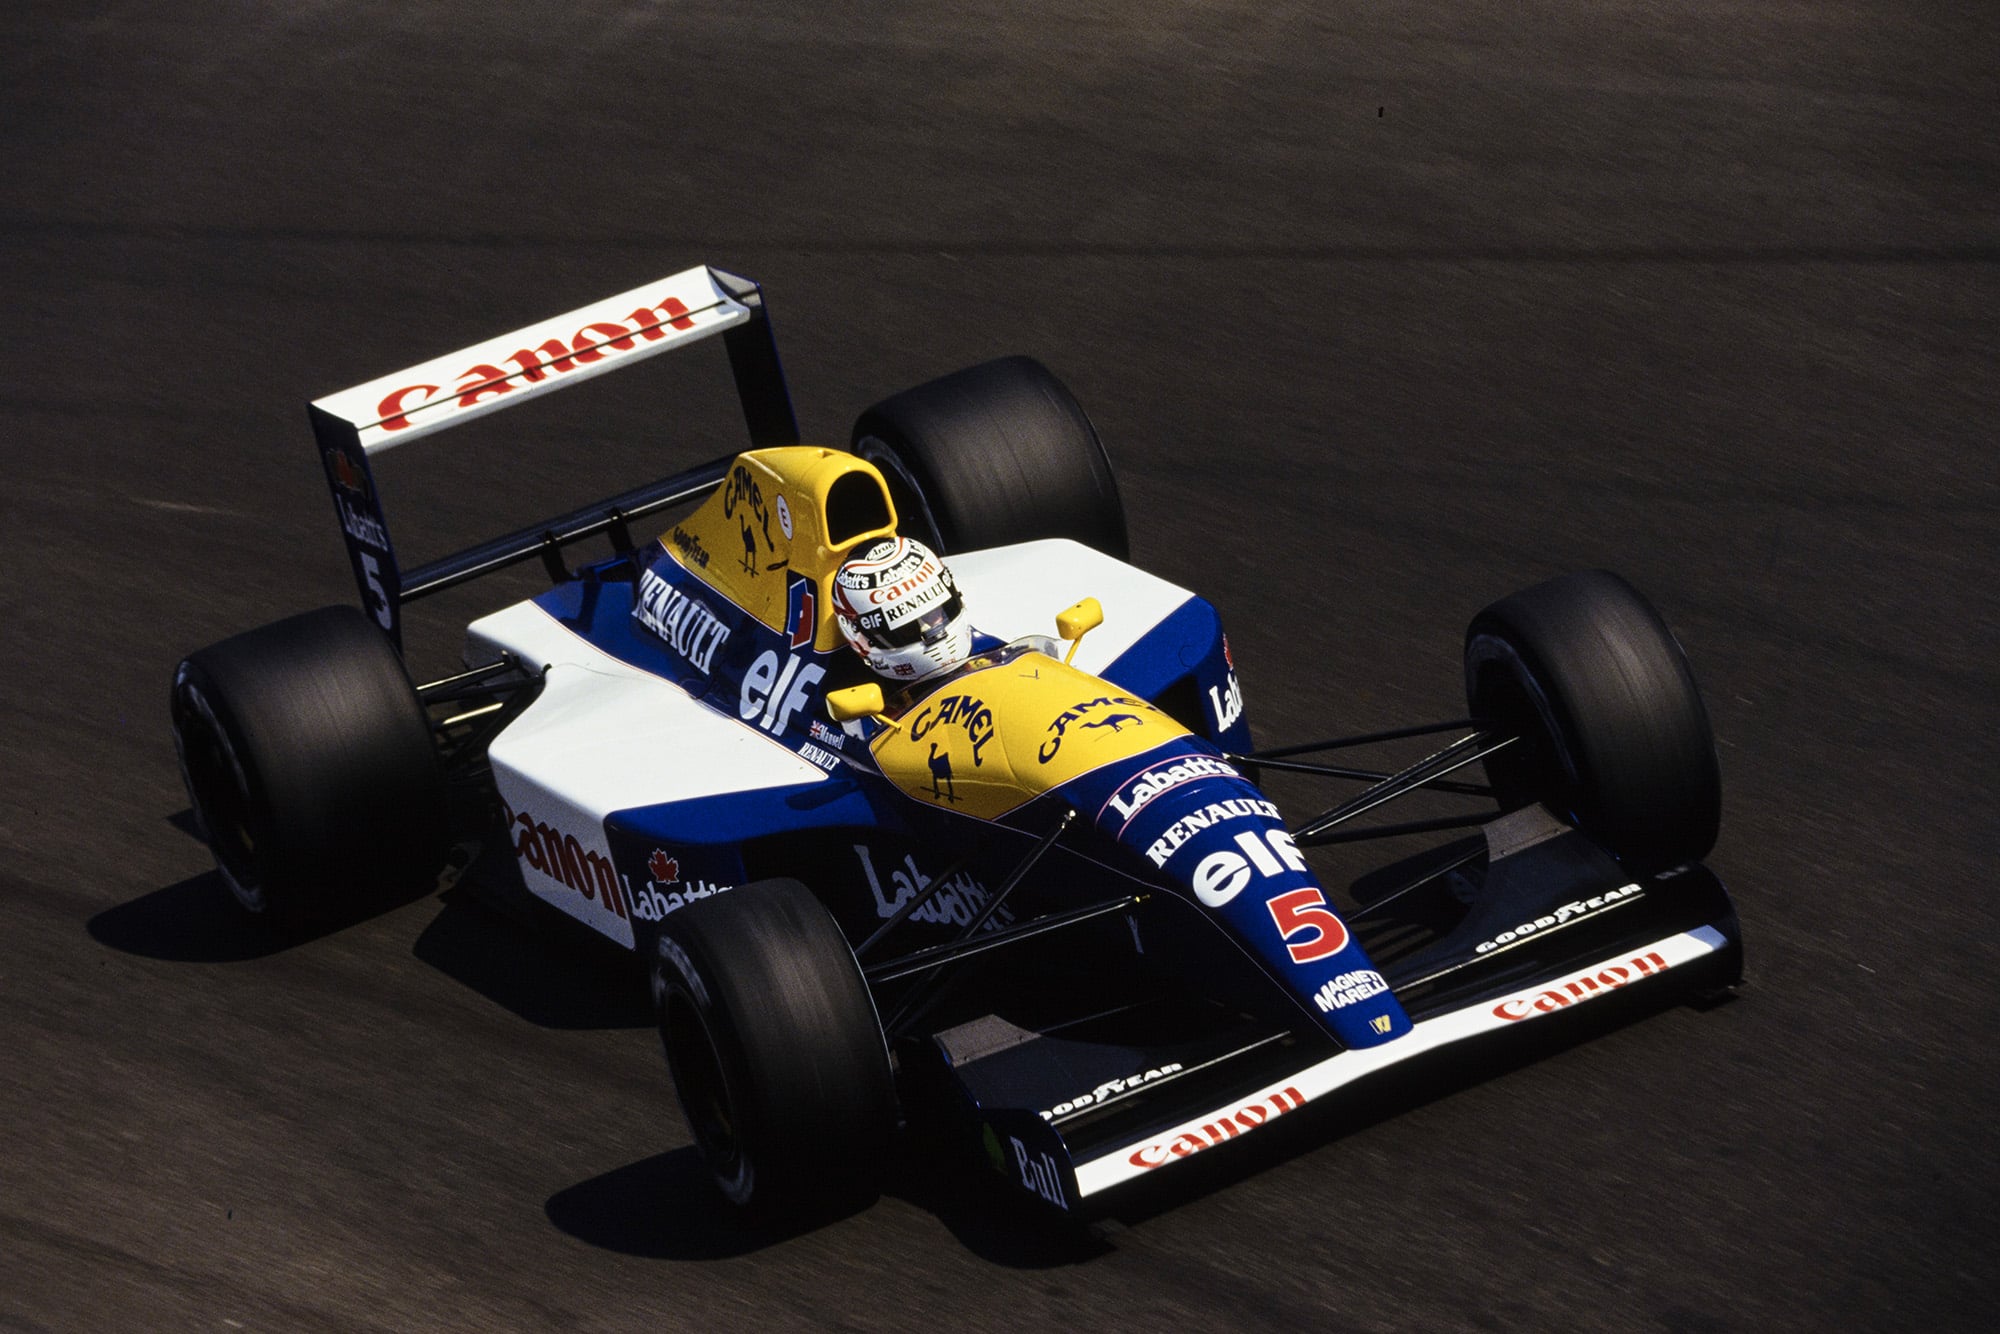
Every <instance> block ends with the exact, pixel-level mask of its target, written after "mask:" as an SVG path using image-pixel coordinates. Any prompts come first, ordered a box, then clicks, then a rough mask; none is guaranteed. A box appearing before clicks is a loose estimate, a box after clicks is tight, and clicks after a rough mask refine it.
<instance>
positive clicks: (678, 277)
mask: <svg viewBox="0 0 2000 1334" xmlns="http://www.w3.org/2000/svg"><path fill="white" fill-rule="evenodd" d="M714 334H721V335H722V341H723V346H724V347H725V349H726V350H727V351H728V353H729V366H730V370H731V371H732V372H733V373H734V375H735V379H736V393H737V397H738V398H739V399H740V400H741V402H742V404H743V417H744V421H745V423H746V424H747V425H748V426H749V429H750V442H751V444H752V446H753V447H759V448H761V447H764V446H769V445H795V444H797V443H798V441H799V428H798V421H797V418H796V417H794V416H793V413H792V399H791V392H790V390H789V389H788V388H787V387H786V384H785V371H784V367H783V365H782V364H781V363H780V362H779V360H778V345H777V341H776V339H775V338H774V337H773V336H772V333H771V324H770V320H769V318H768V316H767V314H766V312H765V309H764V299H763V293H762V290H761V289H760V288H759V287H758V286H757V284H755V283H753V282H751V281H749V280H748V279H746V278H739V277H737V276H736V275H734V274H730V273H724V272H723V271H722V270H720V269H715V268H710V267H708V266H707V265H702V266H698V267H696V268H692V269H688V270H686V271H684V272H682V273H677V274H674V275H673V276H672V277H669V278H662V279H660V280H659V281H658V282H653V283H648V284H646V285H645V286H643V287H635V288H633V289H632V290H631V291H629V292H621V293H620V294H618V295H617V296H613V297H606V298H605V299H604V300H602V301H598V302H594V303H592V304H591V305H588V306H584V307H582V308H580V309H577V310H573V311H570V312H569V313H568V314H566V315H558V316H556V317H555V318H554V319H549V320H543V321H542V322H540V323H539V324H531V325H529V326H528V327H526V328H524V329H517V330H515V331H514V332H513V333H509V334H503V335H501V336H500V337H498V338H492V339H488V340H487V341H486V342H483V343H479V344H476V345H474V346H472V347H469V348H465V349H463V350H461V351H458V352H451V353H447V354H446V355H444V356H442V357H437V358H434V359H433V360H431V361H427V362H424V363H423V364H422V365H420V366H412V367H411V368H409V369H408V370H403V371H397V372H395V373H394V374H391V375H385V376H383V377H382V378H380V379H378V380H370V381H369V382H368V383H366V384H361V385H356V386H355V387H354V388H352V389H345V390H342V391H341V392H340V393H337V394H329V395H328V396H327V397H325V398H322V399H319V400H317V401H315V402H314V403H313V404H312V405H311V406H310V407H309V409H308V412H309V413H310V415H311V417H312V426H313V437H314V439H315V440H316V441H317V443H318V445H319V450H320V455H321V459H322V461H323V462H324V463H325V465H326V480H327V487H328V489H329V490H330V491H331V492H332V494H333V505H334V511H335V513H336V514H337V515H338V517H339V519H340V530H341V535H342V537H343V538H344V539H345V541H346V543H347V556H348V560H349V562H350V563H351V564H352V565H353V567H354V580H355V585H356V586H357V587H358V588H359V589H360V590H361V601H362V605H363V606H364V607H365V608H366V609H367V610H369V611H370V612H372V613H373V615H374V617H375V620H376V623H377V624H379V625H380V626H381V627H382V629H383V631H384V632H385V633H386V634H387V635H388V636H389V638H390V640H391V642H393V643H395V644H396V645H397V646H398V647H399V648H400V647H401V645H402V607H403V604H404V603H406V602H410V601H413V600H415V599H417V598H420V597H423V596H425V595H426V594H430V593H436V592H440V591H442V590H443V589H446V588H450V587H453V586H454V585H457V584H461V583H464V582H466V581H467V580H469V579H475V578H477V577H479V576H480V575H482V574H487V573H490V572H492V571H494V570H498V569H503V568H505V567H507V566H510V565H516V564H519V563H520V562H522V561H525V560H530V559H533V558H535V557H537V556H539V557H541V558H542V560H543V562H544V564H546V565H547V566H548V569H549V574H550V577H551V578H552V579H556V580H558V581H560V580H562V579H566V578H568V577H569V574H568V571H567V570H566V568H565V567H564V565H563V561H562V548H563V547H564V546H565V545H566V544H568V543H570V542H573V541H576V540H578V539H580V538H585V537H589V536H592V535H593V534H596V533H609V534H610V535H611V540H612V543H613V545H614V546H615V547H616V548H617V549H618V550H620V551H627V550H630V549H631V547H632V537H631V532H630V529H629V527H628V525H629V524H630V522H631V521H633V520H635V519H639V518H642V517H644V516H645V515H648V514H651V513H655V512H657V511H659V510H663V509H666V508H668V507H670V506H673V505H676V504H679V503H681V502H683V501H686V500H691V499H694V498H696V497H698V496H700V495H701V494H703V493H704V492H705V491H707V490H708V489H710V488H711V487H713V486H715V485H716V484H717V483H718V482H720V481H721V480H722V476H723V472H724V470H725V469H726V468H727V466H728V458H723V459H719V460H716V461H714V462H711V463H707V464H703V465H702V466H700V467H698V468H694V469H691V470H690V471H688V472H684V473H679V474H676V475H674V476H672V477H666V478H662V479H660V480H659V481H656V482H651V483H649V484H647V485H645V486H642V487H638V488H635V489H634V490H631V491H627V492H624V493H622V494H620V495H616V496H612V497H610V498H608V499H606V500H602V501H599V502H597V503H596V504H593V505H586V506H584V507H583V508H582V509H580V510H575V511H572V512H571V513H569V514H564V515H559V516H556V517H554V518H550V519H547V520H544V521H543V522H541V523H538V524H534V525H531V526H530V527H528V528H524V529H522V530H520V531H519V532H515V533H509V534H506V535H504V536H501V537H496V538H493V539H492V540H490V541H487V542H483V543H480V544H479V545H477V546H474V547H470V548H467V549H466V550H464V551H460V552H456V553H454V554H452V555H449V556H445V557H443V558H441V559H439V560H435V561H432V562H430V563H429V564H427V565H423V566H419V567H418V568H416V569H414V570H411V571H409V572H408V573H407V574H404V573H403V572H402V571H401V569H400V568H399V567H398V565H397V563H396V557H395V550H394V548H393V547H392V546H391V545H390V542H389V528H388V524H387V522H386V521H385V519H384V518H383V514H382V503H381V497H380V494H379V493H378V492H377V490H376V487H375V480H374V474H373V472H372V471H371V470H370V468H369V466H368V460H369V459H370V458H371V457H372V456H374V455H376V454H380V453H381V452H382V451H384V450H387V449H393V448H395V447H396V446H397V445H401V444H405V443H408V442H409V441H412V440H418V439H421V438H423V437H424V436H426V435H429V434H431V433H432V432H434V431H441V430H444V429H445V428H446V427H450V426H457V425H459V424H460V423H462V422H467V421H471V420H472V419H473V418H475V417H479V416H482V415H484V414H485V413H488V412H493V411H496V410H498V409H500V408H505V407H512V406H514V405H516V404H519V403H525V402H527V401H528V400H529V399H530V398H533V397H535V396H536V395H539V394H545V393H552V392H554V391H555V390H557V389H561V388H564V387H565V386H568V385H572V384H579V383H581V382H582V381H584V380H587V379H589V378H590V377H592V376H594V375H601V374H603V373H604V372H605V371H609V370H616V369H618V368H619V367H622V366H628V365H631V364H633V363H634V362H638V361H641V360H643V359H645V358H647V357H650V356H653V355H655V354H657V353H661V352H665V351H668V350H670V349H672V348H678V347H684V346H686V345H688V344H690V343H695V342H699V341H700V340H702V339H704V338H707V337H710V336H711V335H714ZM730 457H733V455H731V456H730Z"/></svg>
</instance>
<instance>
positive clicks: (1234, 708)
mask: <svg viewBox="0 0 2000 1334" xmlns="http://www.w3.org/2000/svg"><path fill="white" fill-rule="evenodd" d="M1208 703H1209V707H1211V708H1213V709H1214V710H1215V730H1216V731H1217V732H1227V731H1228V730H1229V728H1230V726H1231V724H1233V723H1234V722H1235V721H1236V720H1237V719H1238V718H1241V717H1242V716H1243V687H1242V685H1241V684H1239V683H1238V682H1237V680H1236V673H1235V672H1231V673H1230V674H1229V684H1228V685H1227V686H1224V687H1222V688H1217V687H1215V686H1210V687H1209V688H1208Z"/></svg>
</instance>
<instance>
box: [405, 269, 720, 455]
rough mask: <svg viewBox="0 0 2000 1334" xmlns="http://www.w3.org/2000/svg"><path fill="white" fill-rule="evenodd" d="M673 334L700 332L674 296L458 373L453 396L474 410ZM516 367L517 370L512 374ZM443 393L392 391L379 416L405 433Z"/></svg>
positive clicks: (411, 387) (435, 389)
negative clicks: (522, 384) (413, 416)
mask: <svg viewBox="0 0 2000 1334" xmlns="http://www.w3.org/2000/svg"><path fill="white" fill-rule="evenodd" d="M669 328H673V329H692V328H694V317H693V316H692V315H691V314H690V313H689V311H688V308H687V305H686V303H685V302H683V301H682V300H681V299H680V298H679V297H675V296H670V297H667V298H666V299H664V300H662V301H661V302H660V303H659V304H657V305H652V306H641V307H640V308H639V309H637V310H635V311H633V312H632V313H631V314H630V315H627V316H626V317H625V319H624V321H623V322H619V321H614V320H598V321H595V322H593V323H590V324H586V325H584V326H583V327H582V328H581V329H578V330H577V331H576V333H575V334H574V335H572V336H571V338H570V340H569V341H568V342H564V341H563V340H562V339H560V338H551V339H548V340H546V341H545V342H542V343H540V344H538V345H537V346H535V347H531V348H530V347H524V348H521V349H519V350H517V351H515V352H514V353H513V354H512V355H510V356H506V357H503V358H501V360H502V361H503V362H504V363H506V365H504V366H496V365H494V364H493V363H491V362H480V363H479V364H478V365H476V366H468V367H466V368H465V369H464V370H462V371H460V372H459V373H458V385H457V387H456V388H454V389H453V390H452V391H451V393H453V394H456V395H457V396H458V406H459V407H461V408H469V407H471V406H472V405H473V404H475V403H477V402H478V401H479V400H480V399H482V398H492V397H494V396H496V395H499V394H510V393H512V392H514V385H513V383H512V381H513V380H514V378H515V377H519V378H520V379H523V380H525V381H527V382H528V383H529V384H538V383H540V382H541V381H543V380H546V379H548V378H549V376H551V375H566V374H568V373H569V372H570V371H573V370H575V369H576V368H577V367H578V366H586V365H589V364H590V363H591V362H593V361H602V360H604V351H603V349H605V348H610V349H612V350H613V351H616V352H630V351H631V350H632V349H633V348H635V347H637V346H638V345H639V344H638V342H637V341H636V340H639V339H644V340H645V341H646V342H649V343H657V342H659V341H660V340H661V339H662V338H665V337H666V336H667V335H666V330H667V329H669ZM502 346H505V345H504V344H503V345H502ZM510 366H511V367H512V369H511V370H510V369H507V367H510ZM442 389H443V386H442V385H435V384H406V385H404V386H402V387H401V388H398V389H392V390H390V391H389V392H388V393H387V394H384V395H383V396H382V401H381V402H380V403H378V404H376V405H375V415H376V416H377V417H379V418H381V428H382V429H383V430H384V431H400V430H402V429H404V428H405V427H407V426H408V425H409V424H410V419H409V417H408V415H407V414H409V413H411V412H415V411H417V410H419V409H421V408H424V407H426V406H429V400H430V398H431V397H432V396H433V395H435V394H437V393H439V392H440V391H441V390H442Z"/></svg>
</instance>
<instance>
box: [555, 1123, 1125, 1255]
mask: <svg viewBox="0 0 2000 1334" xmlns="http://www.w3.org/2000/svg"><path fill="white" fill-rule="evenodd" d="M963 1167H964V1165H963V1164H950V1163H945V1162H941V1161H939V1160H938V1158H937V1157H936V1155H935V1154H933V1153H930V1152H927V1151H923V1150H918V1149H911V1148H905V1149H904V1150H903V1151H901V1152H898V1153H897V1154H896V1155H895V1156H894V1157H893V1158H892V1160H891V1162H890V1163H889V1164H888V1171H887V1173H886V1177H887V1179H886V1181H885V1182H884V1190H883V1194H884V1195H885V1196H888V1197H891V1198H895V1199H901V1200H904V1201H906V1202H908V1203H910V1204H913V1205H915V1206H916V1207H917V1208H919V1209H922V1210H925V1211H926V1212H929V1213H932V1214H934V1215H936V1216H937V1218H938V1219H939V1221H940V1222H942V1223H943V1224H944V1225H945V1226H946V1227H947V1228H948V1229H950V1231H951V1232H952V1234H953V1235H954V1236H956V1237H957V1238H958V1239H959V1241H960V1242H962V1243H963V1244H964V1245H965V1248H966V1249H967V1250H968V1251H971V1252H972V1253H973V1254H975V1255H977V1256H979V1257H980V1258H982V1259H985V1260H987V1261H990V1262H991V1263H994V1264H999V1265H1005V1266H1007V1267H1009V1268H1017V1269H1046V1268H1052V1267H1055V1266H1058V1265H1068V1264H1077V1263H1081V1262H1084V1261H1088V1260H1093V1259H1096V1258H1098V1257H1099V1256H1102V1255H1107V1254H1109V1253H1110V1252H1111V1249H1112V1248H1111V1247H1110V1246H1109V1245H1107V1244H1105V1243H1104V1242H1103V1241H1102V1240H1101V1239H1099V1238H1098V1237H1097V1236H1095V1235H1094V1234H1092V1233H1091V1232H1089V1231H1088V1230H1086V1229H1084V1228H1082V1227H1078V1226H1074V1225H1070V1224H1068V1223H1067V1222H1066V1221H1065V1220H1062V1219H1058V1218H1054V1217H1052V1216H1051V1215H1050V1213H1049V1211H1048V1210H1046V1209H1043V1208H1039V1207H1036V1206H1034V1205H1032V1204H1030V1203H1028V1202H1025V1201H1024V1200H1022V1199H1021V1198H1020V1197H1019V1196H1018V1195H1016V1194H1012V1193H1009V1192H1006V1191H1003V1190H1001V1189H999V1188H998V1187H997V1185H996V1184H994V1183H993V1181H992V1179H991V1178H990V1177H987V1176H986V1175H985V1174H983V1173H980V1172H978V1171H977V1170H976V1169H974V1170H961V1169H962V1168H963ZM544 1209H545V1212H546V1213H547V1214H548V1219H549V1221H550V1222H551V1223H553V1224H554V1225H555V1226H556V1227H557V1228H559V1229H560V1230H562V1231H563V1232H565V1233H567V1234H569V1235H570V1236H572V1237H575V1238H576V1239H577V1240H578V1241H582V1242H587V1243H588V1244H590V1245H592V1246H600V1247H603V1248H604V1249H605V1250H610V1251H617V1252H619V1253H620V1254H623V1255H636V1256H642V1257H645V1258H648V1259H656V1260H722V1259H730V1258H733V1257H736V1256H741V1255H748V1254H751V1253H753V1252H755V1251H760V1250H764V1249H766V1248H768V1247H771V1246H776V1245H779V1244H781V1243H783V1242H786V1241H790V1240H792V1239H793V1238H796V1237H800V1236H804V1235H806V1234H807V1233H810V1232H813V1231H816V1230H818V1229H819V1228H822V1227H826V1226H829V1225H831V1224H833V1223H836V1222H838V1221H839V1220H840V1219H841V1218H842V1217H846V1216H851V1214H852V1212H853V1211H849V1212H848V1214H833V1215H828V1216H825V1217H818V1218H809V1219H802V1220H798V1221H794V1222H790V1223H787V1224H783V1225H771V1224H757V1223H753V1222H749V1221H746V1220H744V1219H742V1218H739V1217H738V1216H737V1215H736V1214H735V1213H733V1212H732V1211H731V1210H730V1209H729V1207H728V1206H727V1205H725V1204H724V1203H723V1200H722V1197H721V1195H720V1194H718V1193H717V1192H716V1190H715V1187H714V1185H713V1184H712V1183H711V1182H710V1180H709V1177H708V1171H707V1169H706V1168H705V1167H704V1166H703V1165H702V1161H701V1156H700V1154H699V1153H698V1152H697V1151H696V1150H695V1149H694V1148H693V1147H691V1146H690V1147H684V1148H679V1149H675V1150H673V1151H671V1152H669V1153H662V1154H656V1155H655V1156H653V1157H651V1158H646V1159H642V1160H640V1161H639V1162H636V1163H631V1164H629V1165H627V1166H625V1167H620V1168H615V1169H613V1170H612V1171H609V1172H606V1173H604V1174H603V1175H602V1176H596V1177H592V1178H591V1179H590V1180H588V1181H584V1182H579V1183H578V1184H576V1185H574V1186H569V1187H565V1188H564V1189H562V1190H560V1191H557V1192H556V1193H555V1194H554V1195H551V1196H550V1197H549V1199H548V1203H547V1204H546V1205H545V1206H544ZM864 1212H865V1211H864Z"/></svg>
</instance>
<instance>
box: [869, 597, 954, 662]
mask: <svg viewBox="0 0 2000 1334" xmlns="http://www.w3.org/2000/svg"><path fill="white" fill-rule="evenodd" d="M964 610H965V599H964V598H962V597H960V596H959V595H958V594H957V592H955V591H954V592H953V593H952V595H951V596H950V597H948V598H946V599H945V600H944V601H943V602H941V603H939V604H938V605H937V606H935V607H933V608H931V609H930V610H929V611H927V612H925V613H924V614H923V615H921V616H913V617H911V618H910V619H909V620H907V621H904V622H903V623H902V624H900V625H884V626H881V627H879V628H877V627H870V626H868V625H867V624H866V623H865V622H864V623H863V626H862V633H863V634H865V635H867V636H868V642H869V643H871V644H875V645H877V646H879V647H881V648H908V647H909V646H910V645H912V644H917V643H926V642H928V641H930V640H932V639H934V638H936V637H937V636H938V635H940V634H942V633H943V632H944V631H945V630H946V629H948V628H949V627H950V625H951V623H952V622H953V621H955V620H957V619H958V614H959V613H960V612H961V611H964Z"/></svg>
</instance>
